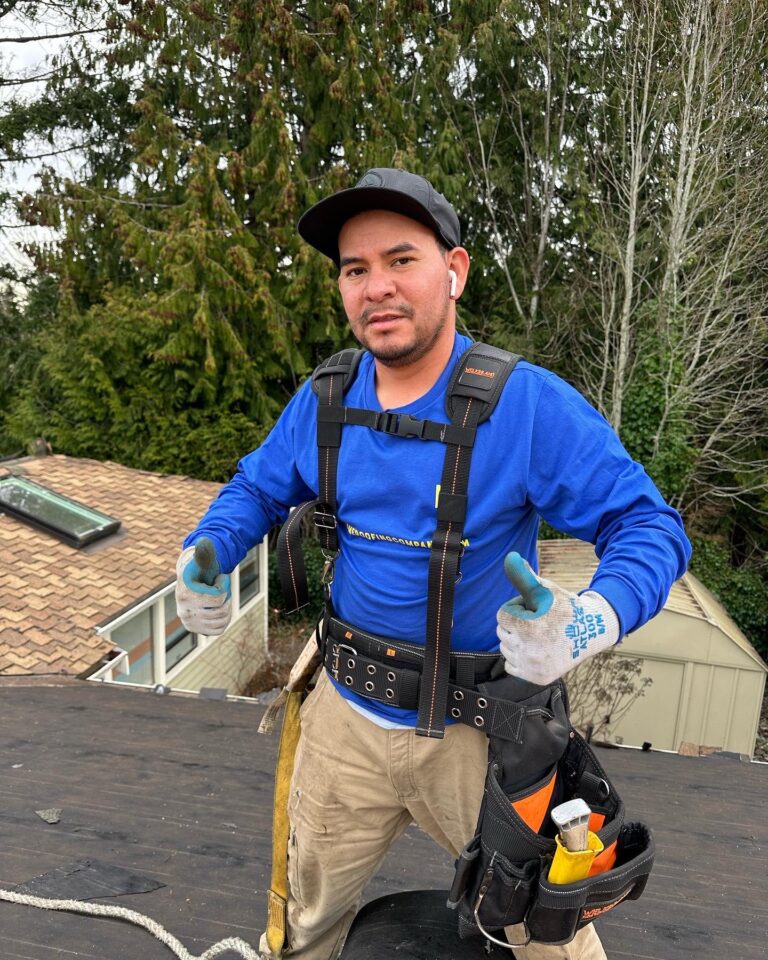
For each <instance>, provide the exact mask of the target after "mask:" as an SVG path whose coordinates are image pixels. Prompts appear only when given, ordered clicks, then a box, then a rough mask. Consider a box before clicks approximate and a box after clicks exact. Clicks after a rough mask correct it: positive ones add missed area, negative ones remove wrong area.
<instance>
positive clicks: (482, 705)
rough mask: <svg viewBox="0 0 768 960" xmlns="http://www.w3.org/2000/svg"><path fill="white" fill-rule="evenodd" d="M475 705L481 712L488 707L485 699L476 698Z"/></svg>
mask: <svg viewBox="0 0 768 960" xmlns="http://www.w3.org/2000/svg"><path fill="white" fill-rule="evenodd" d="M477 705H478V707H479V708H480V709H481V710H485V708H486V707H487V706H488V701H487V700H486V699H485V697H478V698H477Z"/></svg>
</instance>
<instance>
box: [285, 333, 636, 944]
mask: <svg viewBox="0 0 768 960" xmlns="http://www.w3.org/2000/svg"><path fill="white" fill-rule="evenodd" d="M362 353H363V351H361V350H342V351H340V352H339V353H336V354H334V356H332V357H330V358H329V359H328V360H325V361H324V362H323V363H321V364H320V366H319V367H317V369H316V370H315V372H314V374H313V377H312V387H313V389H314V391H315V393H316V394H317V396H318V408H317V446H318V476H319V495H318V498H317V500H315V501H312V502H310V503H306V504H302V505H301V506H300V507H298V508H297V509H296V510H294V511H293V512H292V514H291V516H290V517H289V519H288V521H287V522H286V523H285V524H284V526H283V528H282V530H281V532H280V536H279V538H278V545H277V559H278V570H279V574H280V580H281V585H282V588H283V594H284V596H285V598H286V601H287V607H288V609H289V610H295V609H298V608H300V607H302V606H304V605H305V604H306V603H307V601H308V592H307V583H306V575H305V570H304V561H303V556H302V552H301V544H300V531H301V530H302V527H303V523H302V521H303V520H304V518H305V517H306V516H307V515H308V514H309V513H310V512H311V511H314V522H315V527H316V529H317V536H318V539H319V542H320V546H321V549H322V552H323V555H324V557H325V568H324V571H323V583H324V586H325V606H324V613H323V617H322V620H321V622H320V624H319V625H318V629H317V631H316V635H317V639H318V647H319V660H320V662H321V663H322V664H323V665H324V666H325V668H326V669H327V670H328V672H329V673H330V674H331V676H332V677H333V678H334V679H335V680H336V681H337V682H338V683H340V684H343V685H344V686H346V687H348V688H349V689H350V690H352V691H354V692H356V693H359V694H362V695H363V696H365V697H369V698H371V699H374V700H380V701H382V702H384V703H390V704H393V705H397V706H401V707H405V708H409V709H415V710H417V712H418V716H417V725H416V731H415V732H416V734H417V735H419V736H426V737H434V738H438V739H439V738H442V737H443V735H444V732H445V720H446V717H447V716H448V717H450V718H452V719H453V720H456V721H458V722H460V723H465V724H468V725H470V726H473V727H476V728H477V729H479V730H482V731H483V732H484V733H485V734H486V735H487V736H488V738H489V764H488V772H487V776H486V783H485V790H484V795H483V803H482V807H481V810H480V814H479V817H478V823H477V828H476V833H475V836H474V837H473V838H472V840H471V841H470V842H469V843H468V844H467V846H466V847H465V849H464V850H463V851H462V853H461V855H460V857H459V859H458V860H457V864H456V874H455V877H454V882H453V886H452V889H451V893H450V897H449V906H451V907H453V908H454V909H455V910H456V911H457V914H458V919H459V934H460V936H462V937H467V936H474V935H477V934H478V933H481V934H482V935H484V936H485V937H487V938H488V939H489V940H492V941H493V942H495V943H498V944H500V945H503V946H522V945H523V944H511V945H510V944H508V943H506V942H505V941H503V940H499V939H497V938H496V937H494V936H493V933H494V932H495V931H500V930H502V929H503V928H505V927H508V926H510V925H513V924H518V923H523V924H524V929H525V936H524V943H527V942H528V941H529V940H530V939H534V940H537V941H539V942H543V943H567V942H568V941H569V940H571V939H572V938H573V936H574V935H575V933H576V931H577V930H578V929H579V928H580V927H582V926H584V925H585V924H587V923H590V922H591V921H592V920H593V919H594V918H595V917H596V916H599V915H601V914H602V913H605V912H607V911H608V910H611V909H613V907H614V906H616V904H618V903H620V902H622V901H623V900H624V899H632V900H633V899H636V898H637V897H639V896H640V894H641V893H642V891H643V889H644V887H645V883H646V880H647V878H648V874H649V873H650V870H651V865H652V863H653V840H652V837H651V835H650V832H649V831H648V829H647V827H645V826H644V825H643V824H637V823H629V824H627V823H624V805H623V803H622V801H621V799H620V798H619V796H618V794H617V793H616V791H615V789H614V788H613V786H612V784H611V783H610V781H609V780H608V777H607V776H606V774H605V772H604V771H603V769H602V767H601V766H600V764H599V763H598V761H597V759H596V757H595V755H594V753H593V752H592V750H591V749H590V747H589V745H588V744H587V743H586V742H585V741H584V740H583V738H582V737H580V736H579V735H578V733H576V731H574V730H573V729H572V728H571V726H570V721H569V715H568V697H567V691H566V688H565V685H564V684H563V682H562V681H557V682H556V683H553V684H550V685H549V686H545V687H539V686H536V685H534V684H531V683H528V682H526V681H524V680H520V679H519V678H517V677H511V676H508V675H507V674H506V673H505V671H504V664H503V660H502V658H501V657H500V656H499V655H498V654H497V653H474V652H462V651H455V650H453V651H452V650H451V625H452V621H453V602H454V590H455V585H456V582H457V580H458V579H459V576H460V570H459V567H460V562H461V557H462V554H463V552H464V547H463V532H464V522H465V519H466V514H467V488H468V483H469V470H470V463H471V457H472V450H473V447H474V443H475V438H476V435H477V428H478V426H479V425H480V424H481V423H482V422H483V421H484V420H487V419H488V417H489V416H490V415H491V414H492V412H493V410H494V408H495V406H496V404H497V402H498V399H499V397H500V395H501V391H502V390H503V389H504V385H505V384H506V382H507V380H508V378H509V376H510V374H511V373H512V371H513V370H514V368H515V365H516V363H517V361H518V359H519V358H518V357H517V356H515V355H513V354H510V353H507V352H505V351H503V350H499V349H497V348H495V347H491V346H488V345H487V344H482V343H477V344H473V345H472V346H471V347H470V348H469V349H468V350H467V351H466V352H465V353H464V354H463V355H462V356H461V358H460V359H459V361H458V363H457V366H456V370H455V372H454V374H453V376H452V378H451V381H450V385H449V388H448V391H447V394H446V410H447V413H448V416H449V417H450V421H451V422H450V423H439V422H435V421H432V420H419V419H417V418H415V417H412V416H410V415H408V414H397V413H391V412H387V411H384V412H378V411H374V410H365V409H359V408H356V407H348V406H346V405H345V404H344V395H345V393H346V391H347V390H348V389H349V386H350V385H351V384H352V382H353V380H354V378H355V375H356V373H357V368H358V365H359V363H360V359H361V357H362ZM351 424H352V425H357V426H365V427H368V428H370V429H372V430H379V431H381V432H383V433H388V434H391V435H393V436H398V437H403V438H409V439H410V438H415V439H421V440H431V441H437V442H439V443H443V444H444V445H445V448H446V449H445V461H444V465H443V472H442V478H441V484H440V493H439V497H438V501H437V517H436V527H435V532H434V534H433V536H432V544H431V548H430V558H429V574H428V578H429V579H428V590H427V622H426V643H425V645H421V644H415V643H409V642H406V641H403V640H399V639H397V638H392V637H381V636H377V635H375V634H373V633H370V632H368V631H367V630H364V629H361V628H360V627H358V626H356V625H353V624H350V623H347V622H346V621H344V620H342V619H340V618H339V617H337V616H336V614H335V611H334V609H333V605H332V602H331V592H330V586H331V583H332V581H333V571H334V564H335V562H336V558H337V557H338V554H339V541H338V532H337V530H338V518H337V497H336V481H337V470H338V460H339V449H340V446H341V440H342V436H343V427H344V426H345V425H351ZM305 673H306V671H305ZM283 736H284V737H285V736H286V729H285V724H284V728H283ZM292 745H293V742H292V741H291V746H292ZM281 754H282V748H281ZM288 755H289V754H288V753H286V757H288ZM290 757H291V760H292V753H290ZM289 777H290V769H289V766H288V765H287V764H286V769H285V771H284V774H283V776H282V780H287V779H288V778H289ZM575 797H580V798H582V799H584V800H585V801H587V802H588V803H589V804H590V807H591V809H592V811H593V815H592V820H591V821H590V828H591V829H592V830H593V831H594V832H595V834H596V835H597V836H598V838H599V840H600V842H601V844H602V848H603V849H604V851H605V852H604V854H603V855H601V856H600V857H597V858H596V859H595V862H594V865H593V870H592V872H591V873H590V875H589V877H587V878H585V879H584V880H582V881H579V882H578V883H575V884H574V883H570V884H553V883H552V882H550V881H549V880H548V870H549V865H550V863H551V862H552V858H553V855H554V851H555V846H556V842H555V839H554V828H553V827H552V824H551V823H550V822H549V818H548V813H549V811H550V810H551V809H552V808H553V806H555V805H556V804H558V803H561V802H563V801H564V800H569V799H572V798H575ZM281 838H282V839H281V842H282V846H278V845H277V844H276V845H275V855H276V856H277V855H278V853H279V856H280V857H281V858H282V859H284V856H285V854H284V852H282V851H283V847H284V846H285V843H284V841H285V840H286V837H284V836H282V835H281ZM273 873H274V868H273ZM278 880H279V878H278ZM282 886H284V884H282V882H275V879H274V876H273V890H272V891H270V916H272V913H273V907H274V908H275V909H274V920H271V922H270V923H271V926H270V929H271V931H272V934H273V940H274V944H275V946H274V947H272V956H274V957H278V956H280V950H281V949H282V944H283V941H284V937H285V919H284V908H285V898H284V897H285V895H284V894H283V893H282ZM273 901H274V903H273ZM278 907H279V908H280V910H278V909H277V908H278ZM280 911H282V913H281V912H280ZM278 914H279V915H278ZM270 945H271V946H272V944H270ZM278 945H279V947H278Z"/></svg>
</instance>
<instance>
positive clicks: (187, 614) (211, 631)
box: [176, 537, 232, 637]
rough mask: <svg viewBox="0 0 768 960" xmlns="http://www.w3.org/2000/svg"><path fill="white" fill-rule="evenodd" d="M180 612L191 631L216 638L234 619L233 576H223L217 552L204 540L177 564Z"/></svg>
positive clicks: (189, 548) (206, 539) (182, 620)
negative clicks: (231, 619) (232, 617)
mask: <svg viewBox="0 0 768 960" xmlns="http://www.w3.org/2000/svg"><path fill="white" fill-rule="evenodd" d="M176 608H177V610H178V612H179V618H180V619H181V622H182V623H183V624H184V626H185V627H186V628H187V630H190V631H191V632H193V633H202V634H205V635H206V636H210V637H216V636H218V635H219V634H221V633H223V632H224V631H225V630H226V629H227V626H228V624H229V621H230V618H231V616H232V589H231V579H230V576H229V574H226V573H221V565H220V564H219V560H218V557H217V556H216V549H215V547H214V546H213V544H212V543H211V541H210V540H209V539H208V537H201V538H200V539H199V540H198V541H197V542H196V543H195V545H194V546H193V547H187V549H186V550H183V551H182V553H181V556H180V557H179V559H178V562H177V564H176Z"/></svg>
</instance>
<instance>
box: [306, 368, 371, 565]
mask: <svg viewBox="0 0 768 960" xmlns="http://www.w3.org/2000/svg"><path fill="white" fill-rule="evenodd" d="M362 355H363V351H362V350H341V351H340V352H339V353H335V354H334V355H333V356H332V357H329V358H328V359H327V360H325V361H323V363H321V364H320V366H319V367H318V368H317V369H316V370H315V372H314V374H313V376H312V386H313V388H316V389H317V394H318V415H317V452H318V485H319V490H318V498H317V505H316V507H315V527H316V528H317V538H318V540H319V541H320V547H321V548H322V550H323V553H324V555H325V558H326V560H328V561H330V562H333V560H334V559H335V558H336V556H338V553H339V539H338V536H337V534H336V474H337V471H338V465H339V447H340V446H341V421H340V420H331V419H324V418H323V417H322V416H321V414H320V410H321V409H323V410H328V409H339V408H342V409H343V406H344V393H345V391H346V389H347V387H348V386H349V385H350V383H352V381H353V380H354V378H355V374H356V373H357V367H358V364H359V363H360V359H361V357H362Z"/></svg>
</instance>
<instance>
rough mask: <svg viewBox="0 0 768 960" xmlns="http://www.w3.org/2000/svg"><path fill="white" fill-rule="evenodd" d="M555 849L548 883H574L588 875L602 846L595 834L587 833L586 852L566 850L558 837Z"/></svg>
mask: <svg viewBox="0 0 768 960" xmlns="http://www.w3.org/2000/svg"><path fill="white" fill-rule="evenodd" d="M555 843H556V844H557V849H556V850H555V855H554V857H553V858H552V866H551V867H550V868H549V876H548V878H547V879H548V880H549V882H550V883H575V881H576V880H583V879H584V878H585V877H586V876H588V875H589V870H590V867H591V866H592V861H593V860H594V859H595V857H596V856H597V855H598V853H602V850H603V844H602V841H601V840H600V838H599V837H598V835H597V834H596V833H592V831H591V830H590V831H589V834H588V835H587V845H588V846H587V849H586V850H567V849H566V847H565V846H564V845H563V841H562V840H561V839H560V837H555Z"/></svg>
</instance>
